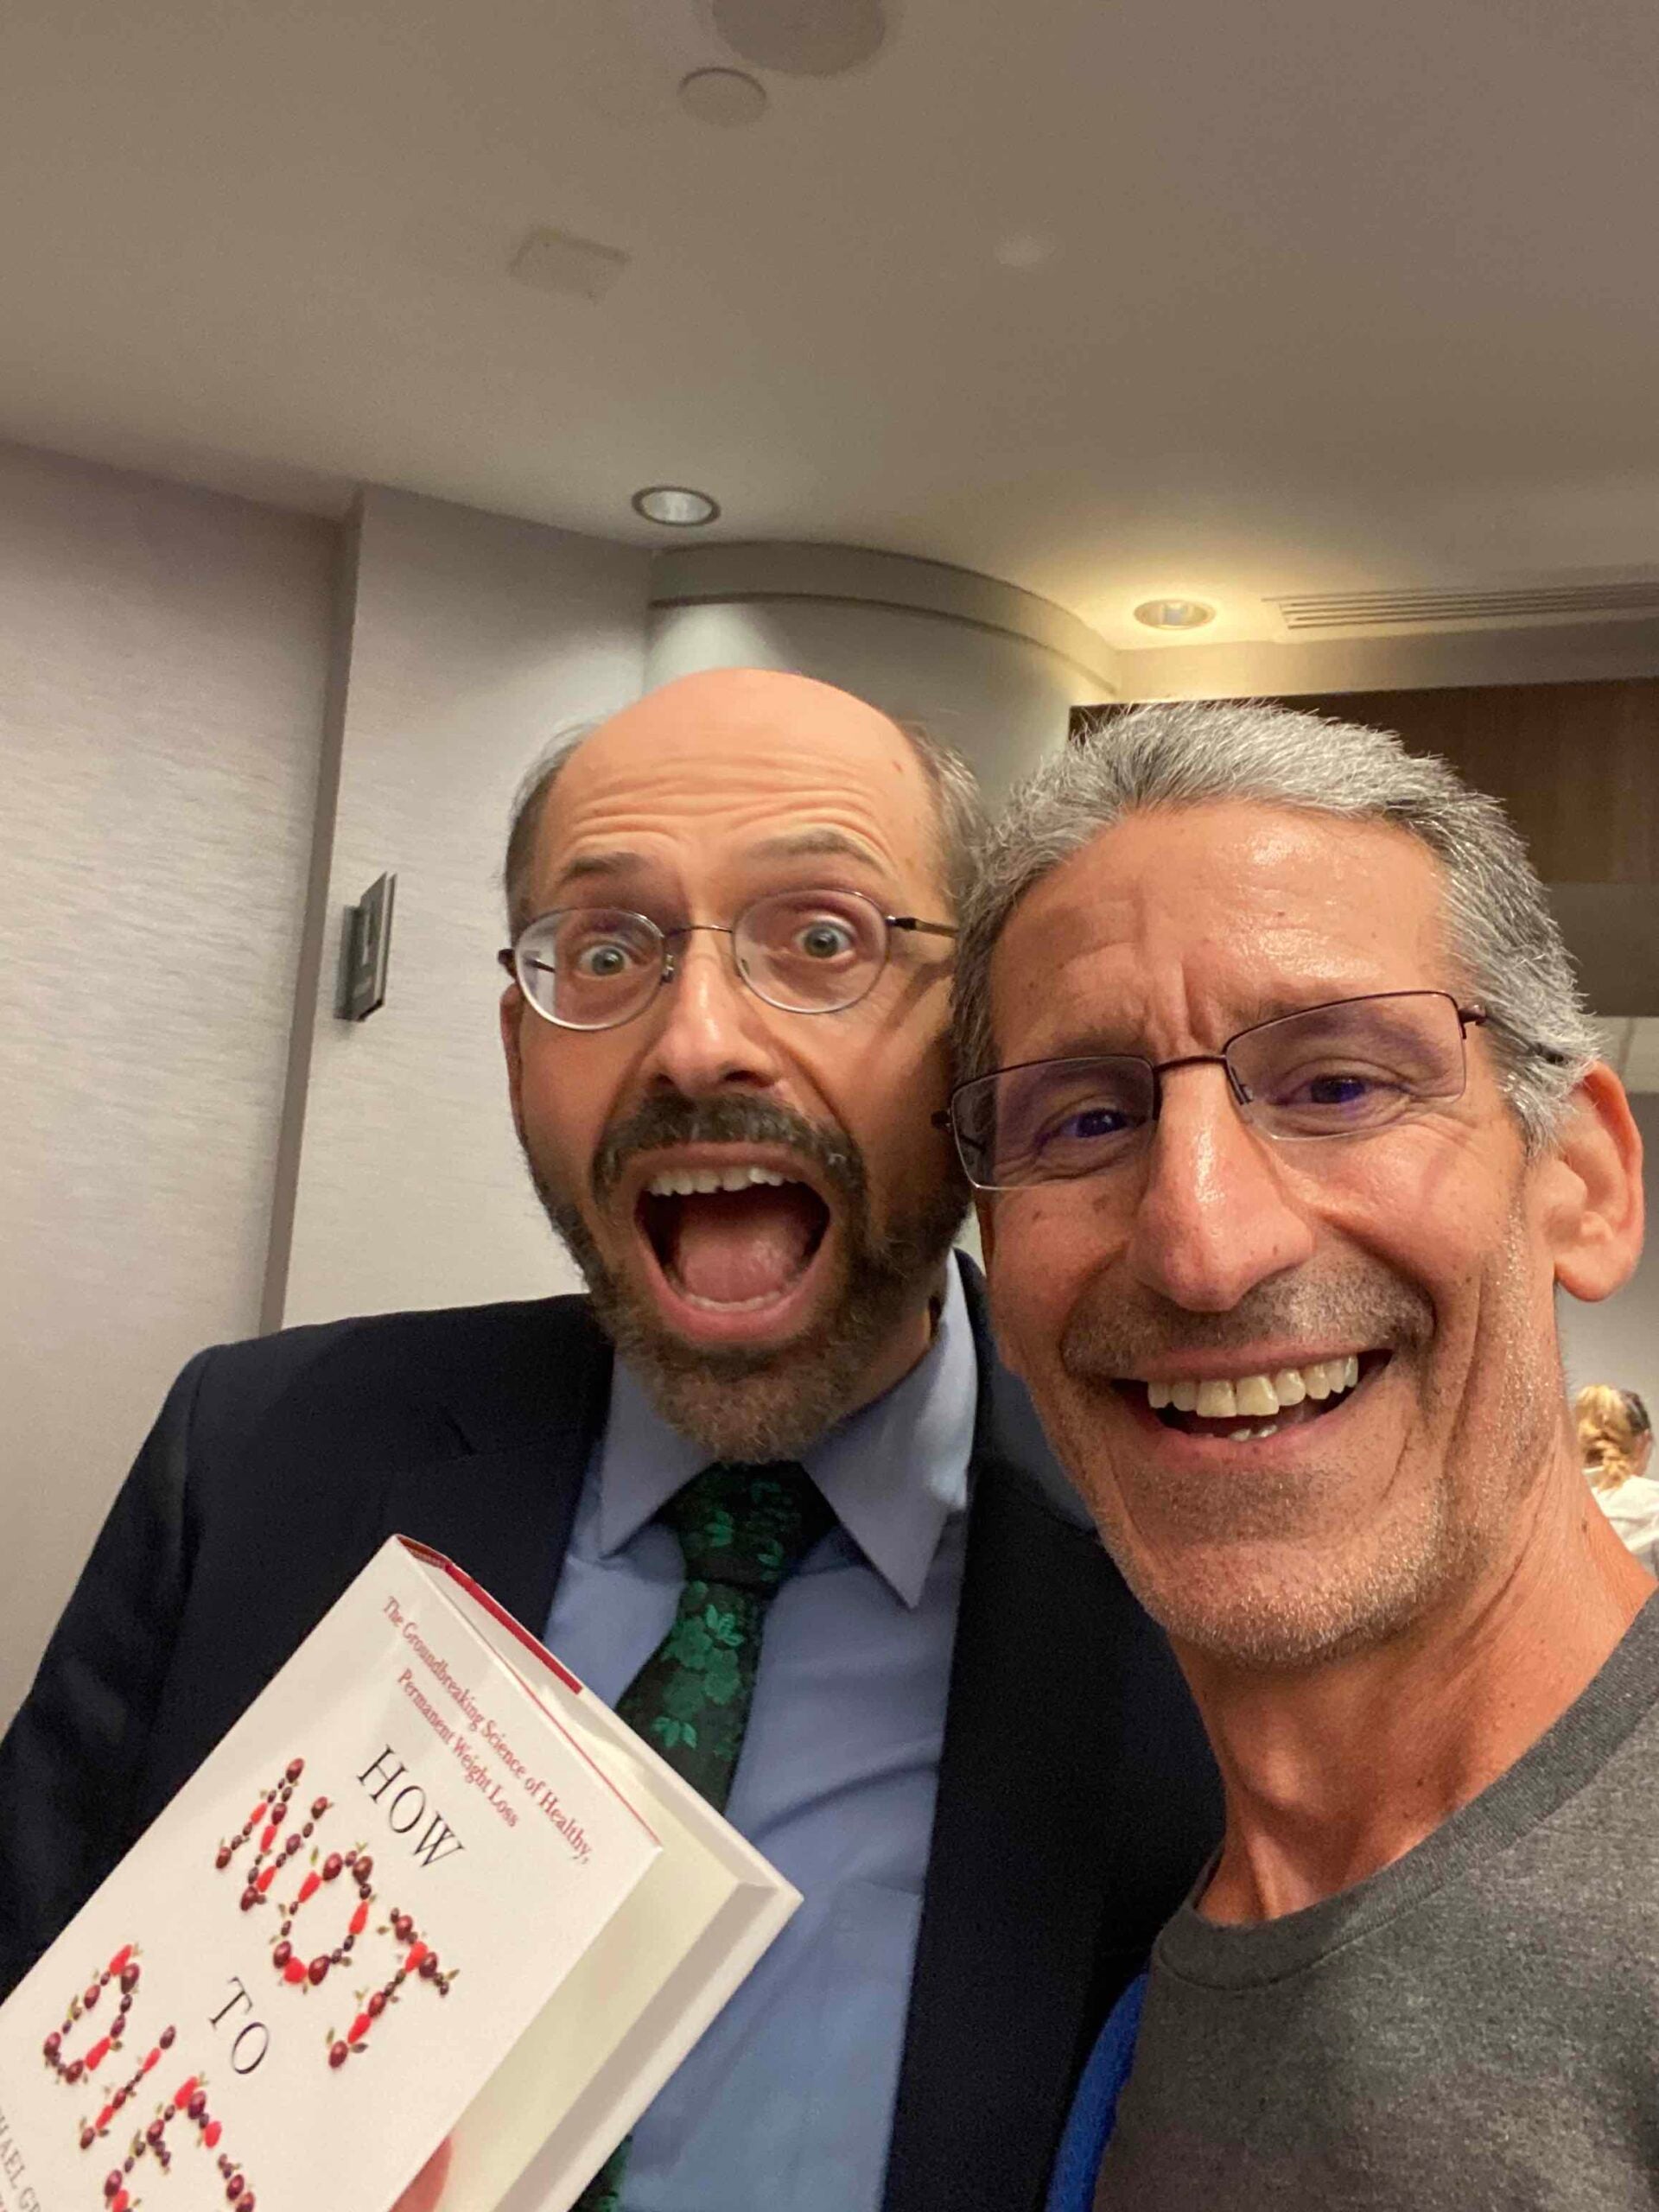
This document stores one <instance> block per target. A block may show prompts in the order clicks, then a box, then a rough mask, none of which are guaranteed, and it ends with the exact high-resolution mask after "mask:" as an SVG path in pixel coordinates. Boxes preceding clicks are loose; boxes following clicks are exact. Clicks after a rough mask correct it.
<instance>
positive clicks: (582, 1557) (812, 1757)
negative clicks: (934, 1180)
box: [547, 1264, 977, 2212]
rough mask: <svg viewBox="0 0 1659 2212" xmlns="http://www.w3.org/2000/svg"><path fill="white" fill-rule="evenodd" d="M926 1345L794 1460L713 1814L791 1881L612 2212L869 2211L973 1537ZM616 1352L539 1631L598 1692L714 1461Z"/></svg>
mask: <svg viewBox="0 0 1659 2212" xmlns="http://www.w3.org/2000/svg"><path fill="white" fill-rule="evenodd" d="M947 1274H948V1278H949V1281H948V1286H947V1289H946V1293H945V1296H944V1300H943V1301H942V1304H941V1307H940V1313H939V1319H938V1325H937V1327H936V1329H935V1331H934V1335H933V1341H932V1343H931V1345H930V1346H929V1348H928V1351H927V1352H926V1354H925V1357H923V1359H922V1360H921V1361H920V1362H919V1363H918V1365H917V1366H915V1367H914V1368H912V1370H911V1372H910V1373H909V1374H908V1375H907V1376H906V1377H905V1378H904V1380H903V1381H902V1382H901V1383H899V1384H897V1385H896V1386H895V1388H894V1389H892V1390H889V1391H888V1392H887V1395H886V1396H885V1397H882V1398H879V1399H878V1400H876V1402H874V1404H873V1405H869V1406H867V1407H865V1408H863V1410H862V1411H861V1412H860V1413H856V1414H853V1415H852V1416H851V1418H850V1419H849V1420H847V1421H842V1422H841V1423H840V1424H839V1425H838V1426H837V1427H836V1428H834V1429H832V1430H831V1431H830V1433H829V1435H828V1436H826V1437H825V1438H824V1439H823V1442H822V1443H820V1444H818V1445H817V1446H815V1447H814V1449H813V1450H811V1451H810V1452H808V1453H807V1454H806V1457H805V1460H804V1465H805V1466H806V1469H807V1471H808V1472H809V1473H810V1475H811V1477H812V1478H813V1479H814V1481H815V1482H816V1483H817V1485H818V1487H819V1489H820V1490H821V1491H823V1495H824V1497H826V1498H827V1499H828V1501H829V1504H830V1505H831V1506H832V1507H833V1508H834V1509H835V1512H836V1527H835V1528H834V1529H832V1530H831V1531H830V1533H829V1535H827V1536H825V1537H824V1539H823V1541H822V1543H820V1544H819V1545H818V1546H817V1548H816V1549H815V1550H814V1551H813V1552H812V1553H811V1554H810V1555H809V1556H808V1558H807V1559H806V1560H805V1561H804V1564H803V1565H802V1567H800V1568H799V1569H798V1572H797V1573H795V1574H794V1575H792V1576H791V1578H790V1580H788V1581H787V1582H786V1583H785V1585H784V1586H783V1588H782V1589H781V1590H780V1591H779V1593H778V1595H777V1597H776V1598H775V1599H773V1601H772V1610H771V1612H770V1613H769V1615H768V1617H767V1621H766V1641H765V1643H764V1645H763V1646H762V1649H761V1655H760V1676H759V1679H758V1681H757V1682H756V1685H755V1692H754V1702H753V1706H752V1707H751V1708H750V1713H749V1725H748V1728H747V1732H746V1734H745V1736H744V1739H743V1751H742V1756H741V1758H740V1760H739V1763H738V1768H737V1773H736V1776H735V1778H734V1782H733V1785H732V1794H731V1798H730V1802H728V1806H727V1808H726V1809H727V1817H728V1819H729V1820H730V1821H732V1822H733V1823H734V1826H735V1827H738V1828H740V1829H741V1831H742V1833H743V1834H745V1835H746V1836H747V1837H748V1838H749V1839H750V1840H751V1841H753V1843H754V1844H755V1845H756V1847H758V1848H759V1849H760V1851H762V1852H764V1853H766V1857H767V1858H768V1859H771V1861H772V1864H773V1866H776V1867H777V1868H778V1869H779V1872H781V1873H783V1874H785V1875H786V1876H787V1877H788V1878H789V1879H790V1880H791V1882H793V1883H794V1885H795V1886H796V1887H797V1889H798V1890H799V1891H801V1893H802V1897H803V1899H804V1903H803V1904H802V1905H801V1908H800V1910H799V1911H798V1913H797V1914H796V1916H795V1917H794V1919H793V1920H792V1921H791V1923H790V1924H789V1926H788V1927H787V1928H786V1929H785V1930H784V1932H783V1934H782V1935H781V1936H779V1938H778V1941H777V1942H775V1943H774V1944H773V1945H772V1948H771V1950H770V1951H768V1952H767V1954H766V1956H765V1957H764V1958H763V1959H762V1960H761V1961H760V1965H759V1966H758V1967H756V1969H755V1971H754V1972H753V1974H752V1975H751V1976H750V1977H749V1979H748V1980H747V1982H745V1983H744V1985H743V1986H742V1987H741V1989H740V1990H739V1991H738V1993H737V1994H736V1995H735V1996H734V1998H733V1999H732V2001H731V2003H730V2004H729V2005H728V2006H727V2007H726V2009H725V2011H724V2012H722V2013H721V2015H720V2017H719V2018H718V2019H716V2020H715V2023H714V2024H713V2025H712V2026H711V2027H710V2028H709V2031H708V2033H707V2034H706V2035H705V2036H704V2037H702V2041H701V2042H700V2043H699V2044H697V2046H696V2050H694V2051H693V2052H692V2053H691V2055H690V2057H689V2058H688V2059H687V2060H686V2062H685V2063H684V2064H683V2066H682V2067H681V2068H680V2069H679V2071H678V2072H677V2074H676V2075H674V2077H673V2078H672V2080H671V2081H670V2082H669V2083H668V2084H667V2086H666V2087H665V2088H664V2090H663V2093H662V2094H661V2095H660V2096H659V2097H658V2099H657V2101H656V2102H655V2103H654V2104H653V2105H652V2107H651V2109H650V2110H649V2111H648V2112H647V2113H645V2117H644V2118H643V2119H642V2120H640V2122H639V2126H638V2127H637V2128H636V2129H635V2131H634V2137H633V2147H632V2152H630V2154H629V2158H628V2164H627V2172H626V2179H625V2182H624V2184H623V2191H622V2201H623V2206H624V2212H877V2208H878V2207H879V2206H880V2202H881V2191H882V2183H883V2178H884V2176H885V2172H886V2168H887V2141H888V2137H889V2135H890V2134H891V2132H892V2126H893V2100H894V2094H895V2092H896V2090H897V2088H898V2081H899V2057H900V2055H901V2052H902V2049H903V2044H904V2035H905V2018H906V2007H907V2005H908V2002H909V1997H910V1980H911V1969H912V1964H913V1962H914V1959H915V1952H916V1934H917V1929H918V1923H919V1921H920V1916H921V1903H922V1882H923V1878H924V1875H925V1871H926V1866H927V1853H928V1843H929V1838H930V1835H931V1829H932V1825H933V1802H934V1798H935V1796H936V1794H937V1791H938V1768H939V1746H940V1745H941V1743H942V1741H943V1739H944V1709H945V1698H946V1691H947V1688H948V1685H949V1677H950V1650H951V1644H952V1642H953V1640H954V1637H955V1631H956V1621H957V1601H958V1599H959V1598H960V1596H961V1592H962V1573H963V1556H964V1553H965V1548H966V1535H967V1511H966V1509H967V1502H968V1462H969V1455H970V1453H971V1452H972V1448H973V1435H974V1406H975V1396H976V1388H977V1370H976V1359H975V1353H974V1339H973V1332H972V1328H971V1325H970V1324H969V1319H968V1310H967V1305H966V1301H965V1300H964V1299H963V1291H962V1282H961V1278H960V1274H959V1272H958V1270H957V1267H956V1266H955V1265H954V1264H953V1265H951V1266H950V1268H948V1270H947ZM708 1456H709V1455H708V1453H707V1452H703V1451H701V1450H699V1449H698V1447H697V1446H695V1445H693V1444H690V1443H689V1442H688V1441H687V1440H685V1438H683V1436H680V1435H678V1434H677V1433H676V1432H675V1431H674V1430H672V1429H671V1428H670V1427H668V1426H667V1425H666V1423H665V1422H664V1421H662V1420H661V1419H660V1418H659V1416H658V1414H657V1413H656V1412H655V1410H654V1409H653V1408H652V1405H651V1403H650V1402H649V1401H648V1400H647V1398H646V1397H645V1393H644V1392H643V1390H642V1389H640V1387H639V1384H638V1383H637V1382H635V1380H634V1379H633V1377H632V1376H631V1375H630V1374H629V1373H628V1372H627V1370H626V1369H625V1368H624V1367H623V1366H622V1365H621V1363H620V1362H619V1363H618V1364H617V1367H616V1370H615V1374H614V1378H613V1383H612V1387H611V1402H610V1410H609V1414H608V1416H607V1421H606V1426H605V1429H604V1433H603V1434H602V1436H601V1440H600V1442H599V1445H598V1446H597V1448H596V1450H595V1452H594V1460H593V1464H592V1465H591V1466H590V1467H589V1469H588V1474H587V1478H586V1479H585V1481H584V1483H583V1484H582V1497H581V1499H580V1501H579V1503H578V1504H577V1508H576V1516H575V1524H574V1527H573V1529H572V1533H571V1540H570V1547H569V1552H568V1553H567V1554H566V1557H565V1563H564V1567H563V1572H562V1573H561V1574H560V1577H559V1583H558V1588H557V1590H556V1592H555V1595H554V1599H553V1609H552V1611H551V1613H550V1615H549V1618H548V1625H547V1643H548V1648H549V1649H550V1650H552V1651H554V1652H556V1654H557V1656H559V1657H560V1658H561V1659H562V1660H563V1661H564V1662H565V1664H566V1665H567V1666H569V1667H570V1668H571V1669H573V1670H574V1671H575V1673H576V1674H578V1675H581V1677H582V1680H583V1681H586V1682H588V1684H590V1685H591V1687H592V1688H594V1690H595V1691H597V1692H598V1694H599V1695H600V1696H601V1697H602V1698H604V1699H606V1700H607V1701H608V1702H610V1703H612V1704H614V1702H615V1701H616V1700H617V1699H618V1698H619V1697H620V1695H621V1694H622V1692H623V1690H625V1689H626V1687H627V1685H628V1684H629V1682H630V1681H632V1679H633V1677H634V1675H636V1674H637V1673H638V1672H639V1669H640V1667H641V1666H642V1665H643V1664H644V1662H645V1660H646V1659H647V1658H648V1657H649V1656H650V1655H651V1654H652V1651H654V1650H655V1649H656V1648H657V1646H658V1643H661V1641H662V1639H663V1637H664V1636H666V1635H667V1633H668V1630H669V1628H670V1626H671V1624H672V1622H673V1618H674V1612H675V1608H676V1606H677V1604H678V1601H679V1592H680V1585H681V1581H682V1580H683V1567H682V1565H681V1560H680V1548H679V1543H678V1541H677V1538H676V1537H675V1535H673V1532H672V1531H671V1529H665V1528H663V1527H660V1526H658V1524H656V1523H655V1522H654V1521H653V1519H652V1516H653V1515H654V1514H655V1513H656V1512H657V1511H658V1509H659V1508H660V1507H661V1506H662V1505H664V1503H666V1502H667V1500H668V1499H669V1498H670V1497H672V1496H673V1494H674V1492H675V1491H677V1490H678V1489H679V1488H680V1487H681V1485H682V1484H684V1483H686V1482H689V1481H690V1478H691V1477H692V1476H693V1475H695V1474H696V1472H697V1471H698V1470H699V1469H700V1468H701V1467H702V1466H704V1465H707V1464H708Z"/></svg>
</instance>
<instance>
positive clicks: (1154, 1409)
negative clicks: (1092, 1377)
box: [1116, 1351, 1389, 1444]
mask: <svg viewBox="0 0 1659 2212" xmlns="http://www.w3.org/2000/svg"><path fill="white" fill-rule="evenodd" d="M1388 1358H1389V1355H1388V1353H1387V1352H1386V1351H1361V1352H1336V1353H1333V1354H1332V1355H1330V1356H1329V1357H1325V1358H1323V1359H1313V1360H1306V1361H1303V1362H1301V1363H1299V1364H1298V1365H1296V1366H1294V1367H1278V1368H1274V1369H1271V1370H1262V1371H1259V1372H1256V1373H1254V1374H1239V1375H1230V1376H1216V1375H1211V1376H1160V1377H1158V1378H1156V1379H1155V1380H1151V1381H1148V1380H1147V1379H1146V1378H1145V1377H1143V1376H1122V1377H1120V1378H1119V1380H1118V1382H1117V1385H1116V1387H1117V1389H1120V1390H1121V1391H1122V1392H1123V1394H1124V1395H1125V1396H1127V1397H1128V1399H1129V1400H1130V1402H1132V1403H1135V1404H1139V1405H1141V1406H1144V1407H1145V1408H1147V1410H1148V1411H1150V1412H1151V1413H1153V1414H1155V1415H1156V1416H1157V1418H1158V1420H1159V1421H1160V1422H1161V1423H1162V1424H1163V1426H1164V1427H1166V1428H1177V1429H1179V1430H1180V1431H1181V1432H1182V1433H1183V1434H1185V1435H1187V1436H1219V1437H1225V1438H1226V1439H1227V1440H1228V1441H1229V1442H1230V1443H1234V1444H1244V1443H1253V1442H1255V1441H1258V1440H1260V1439H1262V1438H1263V1437H1268V1436H1276V1435H1278V1434H1279V1433H1280V1432H1281V1430H1282V1429H1288V1428H1300V1427H1306V1425H1307V1423H1308V1422H1310V1421H1319V1420H1321V1419H1323V1418H1324V1416H1325V1414H1331V1413H1334V1412H1335V1411H1336V1409H1337V1408H1338V1407H1339V1406H1342V1405H1344V1404H1345V1403H1346V1402H1347V1401H1348V1399H1349V1398H1350V1397H1351V1395H1352V1394H1353V1392H1354V1391H1356V1390H1357V1389H1359V1387H1360V1386H1361V1384H1362V1383H1364V1382H1366V1381H1367V1380H1368V1379H1369V1378H1370V1376H1372V1375H1374V1374H1375V1373H1376V1371H1377V1370H1378V1369H1380V1368H1382V1367H1383V1366H1385V1365H1386V1364H1387V1363H1388Z"/></svg>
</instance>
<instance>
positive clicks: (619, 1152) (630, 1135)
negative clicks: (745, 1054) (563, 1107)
mask: <svg viewBox="0 0 1659 2212" xmlns="http://www.w3.org/2000/svg"><path fill="white" fill-rule="evenodd" d="M682 1144H753V1145H783V1146H785V1147H787V1148H788V1149H789V1150H790V1151H791V1152H793V1153H795V1154H798V1155H799V1157H800V1158H802V1159H803V1160H808V1161H810V1164H811V1165H812V1166H814V1167H816V1168H817V1171H818V1173H819V1174H820V1175H821V1176H822V1177H823V1180H824V1181H825V1182H826V1183H827V1184H828V1185H829V1187H830V1188H831V1189H832V1190H834V1191H836V1192H839V1193H840V1194H841V1196H842V1197H843V1198H847V1199H848V1200H849V1201H850V1202H851V1203H852V1204H854V1205H861V1204H862V1202H863V1200H864V1198H865V1195H866V1192H867V1191H868V1185H869V1179H868V1174H867V1173H866V1171H865V1166H864V1155H863V1154H862V1153H861V1151H860V1149H859V1147H858V1145H857V1143H856V1142H855V1140H854V1139H853V1138H852V1137H851V1136H849V1135H848V1133H847V1131H846V1130H845V1129H842V1128H837V1127H836V1126H835V1125H834V1124H833V1123H831V1124H829V1125H826V1126H823V1127H820V1126H819V1124H818V1123H817V1122H809V1121H808V1120H807V1119H806V1117H805V1116H804V1114H797V1113H795V1112H793V1111H792V1110H791V1109H790V1108H789V1107H787V1106H779V1105H778V1104H776V1103H773V1102H772V1101H770V1100H767V1099H764V1098H747V1097H745V1096H742V1095H741V1093H732V1092H725V1093H722V1094H721V1095H720V1096H716V1097H713V1098H687V1097H684V1096H682V1095H681V1094H680V1093H679V1092H678V1091H665V1092H663V1093H661V1094H660V1095H658V1096H656V1097H653V1098H647V1099H645V1101H644V1102H643V1103H641V1104H639V1105H638V1106H636V1107H635V1108H634V1109H632V1112H631V1113H628V1114H625V1115H624V1116H623V1117H622V1119H621V1120H620V1121H619V1122H613V1123H612V1124H611V1126H610V1128H607V1130H606V1132H605V1135H604V1136H603V1138H602V1139H601V1141H600V1146H599V1149H598V1151H597V1152H596V1153H595V1154H594V1167H593V1185H594V1197H595V1198H597V1199H599V1200H600V1201H601V1203H602V1202H603V1201H604V1200H605V1199H606V1198H609V1196H610V1195H611V1193H612V1192H613V1191H614V1190H615V1188H616V1186H617V1185H618V1183H619V1182H620V1180H621V1179H622V1173H623V1170H624V1169H625V1168H626V1166H627V1164H628V1162H629V1160H632V1159H633V1158H634V1157H635V1155H636V1154H639V1153H642V1152H656V1151H659V1150H661V1149H662V1148H663V1147H665V1146H669V1145H682Z"/></svg>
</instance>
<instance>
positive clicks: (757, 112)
mask: <svg viewBox="0 0 1659 2212" xmlns="http://www.w3.org/2000/svg"><path fill="white" fill-rule="evenodd" d="M680 105H681V106H682V107H683V109H684V110H685V111H686V113H687V114H688V115H694V116H696V118H697V121H698V122H699V123H712V124H715V125H716V126H717V127H718V128H719V129H721V130H741V128H742V126H743V125H744V124H748V123H759V122H760V118H761V117H762V116H763V115H764V114H765V113H766V86H764V85H763V84H762V83H761V82H760V79H759V78H757V77H751V76H750V75H749V73H748V72H747V70H744V69H694V70H693V71H692V72H691V73H690V76H689V77H682V78H681V79H680Z"/></svg>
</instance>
